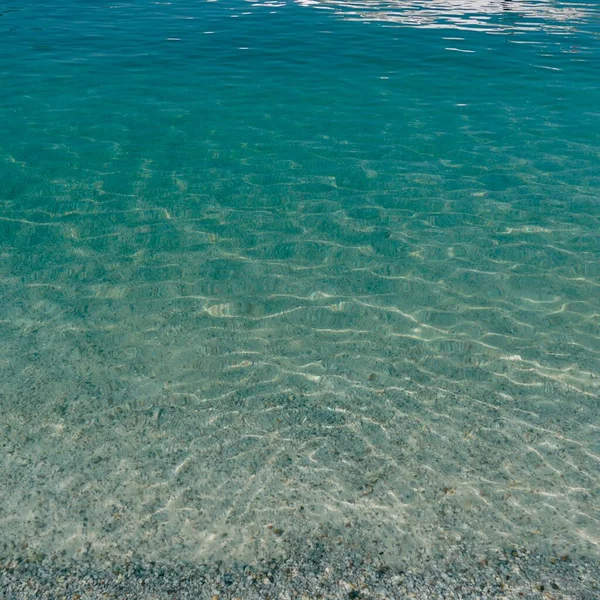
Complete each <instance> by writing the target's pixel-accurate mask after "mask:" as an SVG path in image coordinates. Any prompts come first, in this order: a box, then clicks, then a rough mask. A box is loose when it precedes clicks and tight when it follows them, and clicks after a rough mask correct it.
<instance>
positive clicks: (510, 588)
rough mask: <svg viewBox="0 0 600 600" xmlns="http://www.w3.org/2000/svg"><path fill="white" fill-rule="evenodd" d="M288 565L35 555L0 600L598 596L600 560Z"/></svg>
mask: <svg viewBox="0 0 600 600" xmlns="http://www.w3.org/2000/svg"><path fill="white" fill-rule="evenodd" d="M295 554H296V556H295V557H294V558H289V559H282V560H272V561H267V562H264V563H262V564H254V565H248V564H233V565H228V566H226V565H224V564H222V563H221V564H219V563H213V564H201V565H189V564H180V565H161V564H157V563H147V562H143V561H139V560H136V559H135V557H132V558H131V559H130V560H127V561H124V562H122V563H115V562H110V561H107V560H103V559H102V557H93V556H88V557H85V558H84V559H81V560H77V561H70V562H66V561H61V560H60V558H59V557H45V556H42V555H37V556H36V555H34V556H29V557H27V558H25V557H18V558H5V559H2V561H1V563H0V581H1V585H0V590H1V591H2V593H3V595H2V598H5V599H6V600H29V599H31V600H196V599H197V600H204V599H207V600H234V599H239V600H309V599H310V600H313V599H315V600H317V599H322V600H352V599H355V600H356V599H360V598H363V599H365V600H366V599H373V600H385V599H389V600H395V599H398V600H401V599H403V598H407V599H408V598H416V599H423V600H426V599H434V598H439V599H446V598H448V599H465V600H467V599H472V600H485V599H492V598H498V599H500V598H502V599H505V600H511V599H515V600H516V599H527V598H531V599H538V598H539V599H542V598H543V599H547V600H551V599H555V600H559V599H573V600H595V599H597V598H598V597H600V564H599V563H598V560H597V558H592V557H585V556H578V557H574V556H570V555H560V556H557V555H551V554H550V555H549V554H539V553H536V552H529V551H527V550H526V549H524V548H522V549H517V548H513V549H507V550H506V551H501V552H496V553H494V554H491V555H489V556H485V557H484V556H480V557H478V558H477V559H474V558H473V557H472V556H470V555H469V554H468V550H467V549H460V548H459V549H457V551H456V552H455V553H454V554H453V556H452V557H451V558H447V559H442V560H439V559H438V560H432V559H431V558H430V557H429V558H428V557H422V559H421V560H417V561H411V563H410V564H407V565H406V566H405V567H398V566H396V567H390V566H389V565H387V564H386V563H385V562H382V561H381V559H379V558H378V557H373V556H364V555H362V554H360V553H357V552H349V551H348V550H347V549H343V550H342V549H339V548H338V549H326V548H325V546H323V545H321V544H310V543H309V544H306V546H305V547H303V548H301V549H299V550H298V551H297V552H296V553H295Z"/></svg>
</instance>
